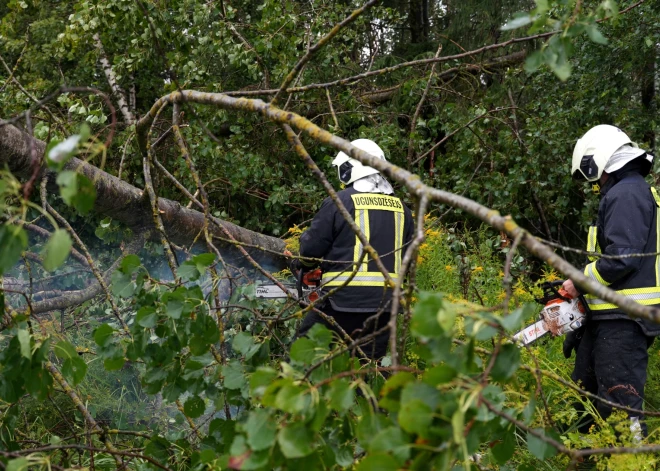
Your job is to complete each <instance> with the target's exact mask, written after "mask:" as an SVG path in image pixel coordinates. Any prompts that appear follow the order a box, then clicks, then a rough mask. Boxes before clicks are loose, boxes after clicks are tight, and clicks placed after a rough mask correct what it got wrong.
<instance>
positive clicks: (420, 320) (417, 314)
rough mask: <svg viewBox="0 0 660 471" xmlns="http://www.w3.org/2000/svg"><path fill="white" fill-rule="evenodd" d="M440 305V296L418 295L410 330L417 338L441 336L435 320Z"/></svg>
mask: <svg viewBox="0 0 660 471" xmlns="http://www.w3.org/2000/svg"><path fill="white" fill-rule="evenodd" d="M442 303H443V301H442V296H441V295H439V294H437V293H428V292H424V291H422V292H420V293H419V300H418V301H417V304H415V311H414V313H413V316H412V323H411V330H412V332H413V333H414V334H415V335H416V336H417V337H422V338H429V337H436V336H439V335H442V333H443V332H442V329H441V328H440V326H439V325H438V319H437V314H438V312H439V311H440V310H441V309H442Z"/></svg>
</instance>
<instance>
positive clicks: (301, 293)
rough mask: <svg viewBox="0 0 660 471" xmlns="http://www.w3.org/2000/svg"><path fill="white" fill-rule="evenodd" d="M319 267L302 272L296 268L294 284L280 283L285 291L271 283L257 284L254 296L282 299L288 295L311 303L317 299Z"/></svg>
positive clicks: (319, 278)
mask: <svg viewBox="0 0 660 471" xmlns="http://www.w3.org/2000/svg"><path fill="white" fill-rule="evenodd" d="M321 275H322V272H321V269H320V268H317V269H316V270H311V271H308V272H304V271H303V270H298V273H297V276H296V284H295V286H294V285H293V284H292V283H282V286H284V288H286V292H285V291H282V289H281V288H280V287H279V286H277V285H273V284H267V285H257V289H256V291H255V296H256V297H257V298H269V299H282V298H288V297H289V296H291V297H293V298H294V299H297V300H298V302H304V303H305V304H309V303H313V302H314V301H316V300H317V299H319V296H320V295H319V291H320V289H321Z"/></svg>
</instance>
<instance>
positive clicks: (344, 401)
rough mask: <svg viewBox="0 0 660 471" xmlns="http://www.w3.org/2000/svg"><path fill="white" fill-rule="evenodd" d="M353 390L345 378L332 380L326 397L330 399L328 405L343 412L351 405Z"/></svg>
mask: <svg viewBox="0 0 660 471" xmlns="http://www.w3.org/2000/svg"><path fill="white" fill-rule="evenodd" d="M354 396H355V391H354V390H353V388H351V385H350V383H349V382H348V381H347V380H345V379H338V380H336V381H333V382H332V384H331V385H330V389H329V390H328V392H327V394H326V397H327V398H328V400H329V401H330V407H331V408H332V409H334V410H336V411H337V412H345V411H347V410H348V409H350V408H351V406H352V405H353V398H354Z"/></svg>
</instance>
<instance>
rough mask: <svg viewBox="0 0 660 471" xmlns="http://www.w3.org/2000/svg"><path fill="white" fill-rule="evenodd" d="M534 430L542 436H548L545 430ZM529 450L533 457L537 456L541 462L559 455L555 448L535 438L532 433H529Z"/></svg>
mask: <svg viewBox="0 0 660 471" xmlns="http://www.w3.org/2000/svg"><path fill="white" fill-rule="evenodd" d="M534 430H535V431H536V432H539V433H540V434H541V435H542V436H544V437H545V436H546V433H545V431H544V430H543V429H540V428H537V429H534ZM527 448H528V449H529V452H530V453H531V454H532V455H534V456H536V457H537V458H538V459H540V460H547V459H549V458H552V457H553V456H555V455H556V454H557V449H556V448H555V447H554V446H552V445H550V444H549V443H547V442H545V441H544V440H542V439H540V438H537V437H535V436H534V435H532V434H531V433H530V432H527Z"/></svg>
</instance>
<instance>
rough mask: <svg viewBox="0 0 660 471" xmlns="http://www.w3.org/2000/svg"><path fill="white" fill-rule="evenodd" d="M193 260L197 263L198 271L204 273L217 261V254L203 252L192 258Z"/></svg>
mask: <svg viewBox="0 0 660 471" xmlns="http://www.w3.org/2000/svg"><path fill="white" fill-rule="evenodd" d="M192 262H193V263H194V264H195V267H196V268H197V271H198V272H199V273H200V274H201V275H203V274H204V273H205V272H206V269H207V268H208V267H210V266H211V265H213V262H215V254H212V253H201V254H199V255H195V256H194V257H193V258H192Z"/></svg>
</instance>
